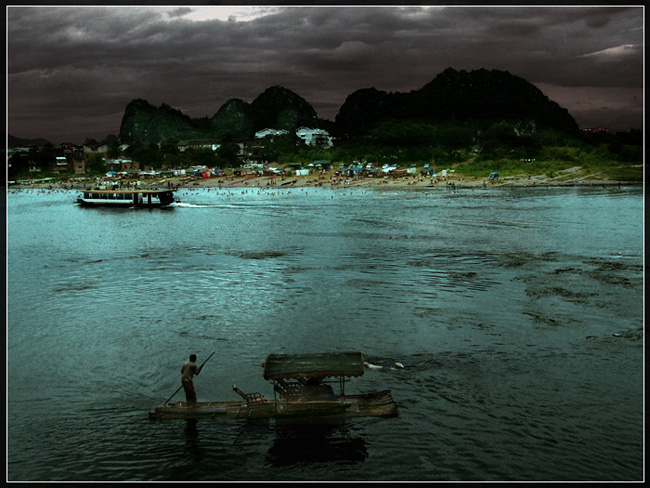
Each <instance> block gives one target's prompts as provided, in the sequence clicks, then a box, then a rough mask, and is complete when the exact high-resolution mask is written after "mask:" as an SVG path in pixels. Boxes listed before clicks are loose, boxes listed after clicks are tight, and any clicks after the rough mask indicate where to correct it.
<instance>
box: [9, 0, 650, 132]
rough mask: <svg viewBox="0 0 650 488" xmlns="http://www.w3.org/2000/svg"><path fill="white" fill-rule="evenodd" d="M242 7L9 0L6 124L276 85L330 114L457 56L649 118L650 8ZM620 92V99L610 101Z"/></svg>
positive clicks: (455, 63) (423, 78) (57, 126)
mask: <svg viewBox="0 0 650 488" xmlns="http://www.w3.org/2000/svg"><path fill="white" fill-rule="evenodd" d="M242 11H243V7H239V8H235V7H232V8H229V10H228V11H227V12H225V13H224V15H222V16H220V17H219V18H214V16H212V17H211V16H210V15H207V16H206V15H205V13H206V10H205V7H180V6H178V7H168V8H150V7H133V8H124V7H123V8H120V7H107V8H104V7H92V8H90V7H88V8H81V7H67V8H44V7H40V8H18V7H10V8H9V9H8V22H7V24H8V48H7V50H8V87H9V96H8V116H9V132H10V133H12V134H13V135H17V136H19V137H36V136H43V137H49V138H52V139H54V140H60V139H69V138H72V137H76V138H77V139H79V138H81V139H83V138H84V135H88V136H93V137H103V136H104V135H106V134H107V133H108V132H112V133H117V131H118V130H119V124H120V120H121V115H122V113H123V110H124V108H125V106H126V104H127V103H128V102H129V101H131V100H132V99H134V98H144V99H146V100H148V101H149V102H150V103H152V104H156V105H159V104H160V103H163V102H164V103H167V104H169V105H171V106H173V107H175V108H178V109H180V110H182V111H183V112H184V113H186V114H188V115H190V116H192V117H201V116H212V115H213V114H214V113H215V112H216V111H217V110H218V109H219V107H220V106H221V105H222V104H223V103H224V102H225V101H227V100H228V99H229V98H241V99H243V100H246V101H252V99H254V98H255V97H256V96H257V95H259V94H260V93H261V92H262V91H263V90H264V89H266V88H268V87H269V86H272V85H282V86H285V87H287V88H289V89H291V90H293V91H295V92H296V93H298V94H299V95H301V96H302V97H304V98H305V99H306V100H307V101H309V102H310V103H311V104H312V105H313V106H314V108H315V109H316V110H317V112H318V114H319V116H321V117H324V118H330V119H333V118H334V116H335V115H336V113H337V111H338V108H339V107H340V106H341V104H342V103H343V102H344V101H345V98H346V96H347V95H349V94H351V93H352V92H354V91H355V90H357V89H360V88H366V87H370V86H374V87H376V88H378V89H382V90H386V91H410V90H414V89H418V88H421V87H422V86H423V85H424V84H426V83H428V82H429V81H431V80H432V79H433V78H434V77H435V76H436V75H437V74H438V73H440V72H441V71H443V70H444V69H445V68H447V67H450V66H451V67H454V68H455V69H466V70H472V69H480V68H486V69H501V70H507V71H509V72H511V73H513V74H515V75H518V76H521V77H523V78H525V79H527V80H528V81H530V82H532V83H535V84H536V85H538V86H540V87H541V88H542V89H543V91H544V92H545V93H546V94H547V95H548V96H549V97H550V98H552V99H557V97H559V96H562V97H563V100H564V101H565V103H561V104H562V105H563V106H565V107H566V108H568V109H569V110H570V111H571V112H572V114H573V115H574V117H576V119H578V120H579V122H581V123H582V122H584V123H587V124H588V122H589V114H592V113H595V112H598V114H599V119H598V120H601V117H600V116H601V115H602V114H603V113H608V112H609V113H610V114H611V115H612V120H616V121H617V123H618V124H622V125H625V124H627V125H628V126H629V125H630V124H638V123H639V121H640V120H641V119H640V116H639V115H638V114H636V115H634V117H635V118H634V120H627V121H626V119H625V118H624V115H625V112H626V111H628V112H630V113H632V112H634V110H637V112H638V107H639V106H640V102H639V99H638V98H637V99H636V100H634V98H633V96H632V95H630V96H629V97H628V98H627V102H625V100H626V99H625V95H624V94H625V93H628V92H630V93H633V94H635V95H639V94H640V93H641V90H642V87H643V58H642V56H643V46H642V42H643V31H642V27H643V10H642V9H640V8H576V7H573V8H569V7H553V8H542V7H534V8H514V7H507V8H505V7H504V8H495V7H491V8H488V7H447V8H441V7H435V8H428V9H422V8H419V7H343V6H338V7H288V8H274V7H268V8H266V9H265V11H263V12H261V13H262V14H263V15H260V16H259V17H257V18H245V16H246V13H245V12H242ZM569 87H571V90H573V91H571V93H572V94H573V97H571V96H567V93H568V92H567V91H566V90H568V89H569ZM595 88H598V90H595ZM612 90H614V91H612ZM614 92H615V93H616V104H608V103H607V96H608V93H614ZM554 96H556V97H555V98H554ZM594 96H597V97H600V99H599V100H594V99H593V97H594ZM557 101H558V102H559V100H557ZM587 101H588V102H589V103H585V102H587ZM594 103H596V104H597V106H598V107H599V108H595V106H594ZM626 103H627V105H626ZM603 110H604V112H603ZM585 117H586V119H585ZM594 120H595V118H594ZM102 124H104V125H102ZM622 128H627V127H622Z"/></svg>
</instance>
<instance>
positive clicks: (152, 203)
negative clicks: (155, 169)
mask: <svg viewBox="0 0 650 488" xmlns="http://www.w3.org/2000/svg"><path fill="white" fill-rule="evenodd" d="M77 203H78V204H79V205H81V206H83V207H122V208H129V207H144V208H153V207H168V206H169V205H171V204H172V203H174V192H173V190H83V191H82V194H81V195H79V197H78V198H77Z"/></svg>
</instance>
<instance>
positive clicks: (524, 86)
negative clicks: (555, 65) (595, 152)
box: [335, 68, 579, 136]
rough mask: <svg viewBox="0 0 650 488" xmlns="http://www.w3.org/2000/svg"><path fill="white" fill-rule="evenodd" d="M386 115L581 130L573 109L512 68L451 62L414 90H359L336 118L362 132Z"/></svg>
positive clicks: (351, 132)
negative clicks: (468, 67)
mask: <svg viewBox="0 0 650 488" xmlns="http://www.w3.org/2000/svg"><path fill="white" fill-rule="evenodd" d="M387 120H393V121H395V120H397V121H399V120H417V121H422V122H427V123H433V124H436V123H447V122H453V123H473V124H474V125H477V126H483V127H485V128H487V127H489V126H490V125H492V124H494V123H495V122H500V121H508V122H512V123H515V124H516V123H531V122H532V123H534V124H535V126H536V127H537V128H540V129H542V128H543V129H554V130H558V131H561V132H568V133H575V132H577V131H578V130H579V128H578V124H577V123H576V121H575V120H574V119H573V117H572V116H571V115H570V114H569V111H568V110H566V109H564V108H562V107H560V106H559V105H558V104H557V103H556V102H553V101H551V100H549V98H548V97H547V96H546V95H544V94H543V93H542V91H541V90H539V89H538V88H537V87H536V86H535V85H533V84H531V83H529V82H528V81H526V80H524V79H523V78H520V77H518V76H515V75H512V74H510V73H508V72H507V71H498V70H492V71H489V70H485V69H481V70H477V71H470V72H467V71H456V70H454V69H452V68H448V69H446V70H445V71H443V72H442V73H441V74H439V75H438V76H436V78H434V79H433V80H432V81H431V82H429V83H428V84H426V85H425V86H424V87H422V88H421V89H420V90H414V91H411V92H410V93H386V92H384V91H380V90H377V89H375V88H365V89H362V90H357V91H356V92H354V93H353V94H351V95H350V96H349V97H348V98H347V99H346V100H345V103H344V104H343V105H342V106H341V109H340V110H339V113H338V114H337V116H336V122H335V124H336V129H337V132H338V133H339V134H344V135H347V136H359V135H363V134H364V133H365V132H367V131H368V130H369V129H370V128H372V127H373V126H376V125H377V124H378V123H380V122H382V121H387Z"/></svg>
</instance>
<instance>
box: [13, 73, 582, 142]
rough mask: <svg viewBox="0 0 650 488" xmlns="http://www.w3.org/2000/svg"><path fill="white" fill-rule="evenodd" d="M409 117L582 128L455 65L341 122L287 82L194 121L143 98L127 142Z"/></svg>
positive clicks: (352, 107) (540, 97) (128, 112)
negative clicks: (325, 117)
mask: <svg viewBox="0 0 650 488" xmlns="http://www.w3.org/2000/svg"><path fill="white" fill-rule="evenodd" d="M405 121H418V122H425V123H429V124H449V123H453V124H465V125H472V126H473V127H475V128H479V129H483V128H484V129H487V128H489V127H490V126H491V125H493V124H494V123H497V122H502V121H506V122H510V123H513V124H518V123H524V124H526V126H528V127H530V126H531V125H532V126H534V127H536V128H537V129H552V130H557V131H560V132H564V133H570V134H575V133H577V132H579V128H578V124H577V123H576V121H575V120H574V119H573V117H572V116H571V115H570V114H569V112H568V110H566V109H565V108H562V107H560V105H558V104H557V103H556V102H553V101H552V100H550V99H549V98H548V97H547V96H546V95H544V94H543V93H542V91H541V90H539V89H538V88H537V87H536V86H534V85H533V84H532V83H530V82H528V81H526V80H525V79H523V78H520V77H518V76H515V75H512V74H510V73H508V72H507V71H499V70H486V69H480V70H476V71H469V72H468V71H464V70H461V71H457V70H454V69H453V68H447V69H446V70H444V71H443V72H442V73H440V74H439V75H437V76H436V77H435V78H434V79H433V80H432V81H431V82H429V83H427V84H426V85H424V86H423V87H422V88H420V89H418V90H413V91H411V92H408V93H405V92H392V93H387V92H385V91H381V90H377V89H376V88H363V89H360V90H357V91H355V92H354V93H352V94H350V95H349V96H348V97H347V98H346V100H345V102H344V103H343V105H342V106H341V108H340V109H339V112H338V114H337V115H336V118H335V121H334V122H332V121H329V120H323V119H320V118H318V116H317V114H316V111H315V110H314V108H313V107H312V105H311V104H310V103H309V102H307V101H306V100H305V99H304V98H302V97H301V96H299V95H297V94H296V93H294V92H293V91H291V90H289V89H287V88H284V87H281V86H272V87H270V88H267V89H266V90H265V91H264V92H263V93H261V94H260V95H259V96H258V97H257V98H255V100H253V102H251V103H247V102H245V101H243V100H241V99H239V98H232V99H230V100H228V101H226V102H225V103H224V104H223V105H222V106H221V107H220V108H219V110H218V111H217V112H216V113H215V114H214V115H213V116H212V117H209V118H208V117H203V118H196V119H193V118H191V117H189V116H187V115H185V114H183V113H182V112H181V111H180V110H176V109H174V108H172V107H170V106H169V105H167V104H165V103H163V104H162V105H161V106H160V107H155V106H153V105H151V104H150V103H149V102H147V101H146V100H143V99H135V100H132V101H131V102H129V104H128V105H127V106H126V108H125V110H124V114H123V117H122V122H121V125H120V132H119V141H120V142H122V143H133V142H136V141H140V142H160V141H162V140H166V139H178V140H197V139H201V140H211V141H243V140H249V139H252V138H253V136H254V134H255V132H257V131H259V130H262V129H266V128H271V129H285V130H288V131H289V132H292V131H294V130H295V129H297V128H299V127H301V126H306V127H310V128H324V129H327V130H328V131H329V132H330V133H331V134H332V135H334V136H336V137H337V138H339V139H355V138H358V137H363V136H364V135H365V134H367V133H368V132H369V131H370V130H372V129H373V128H375V127H377V126H378V125H379V124H381V123H384V122H395V123H399V122H405ZM112 138H114V136H112ZM111 140H112V139H111ZM8 142H9V147H16V146H20V145H33V144H35V145H39V146H43V145H46V144H49V141H46V140H44V139H30V140H28V139H19V138H17V137H14V136H11V135H9V141H8Z"/></svg>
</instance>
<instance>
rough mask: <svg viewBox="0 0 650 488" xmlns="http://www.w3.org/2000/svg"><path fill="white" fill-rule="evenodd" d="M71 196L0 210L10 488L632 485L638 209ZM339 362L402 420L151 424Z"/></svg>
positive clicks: (571, 195)
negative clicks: (273, 363)
mask: <svg viewBox="0 0 650 488" xmlns="http://www.w3.org/2000/svg"><path fill="white" fill-rule="evenodd" d="M75 197H76V193H75V192H65V191H59V192H49V193H44V192H36V191H33V190H32V191H11V192H10V193H9V194H8V196H7V200H8V211H7V221H8V222H7V226H8V237H7V264H8V277H7V284H8V292H7V294H8V296H7V319H8V323H7V355H8V360H7V368H8V371H7V380H8V388H7V392H8V409H7V426H8V433H7V448H8V453H7V463H8V468H7V472H8V479H9V480H69V481H74V480H92V481H101V480H290V481H297V480H641V479H643V461H644V459H643V329H642V328H643V191H642V189H641V188H616V189H612V188H608V189H605V188H578V189H575V188H569V189H541V188H540V189H489V190H478V189H477V190H463V189H461V190H458V191H456V192H455V193H451V192H446V191H444V190H432V191H428V192H427V191H403V190H399V191H389V190H365V191H364V190H359V189H358V190H341V189H337V190H329V189H304V190H300V189H292V190H273V191H269V190H262V191H258V190H252V189H249V190H241V189H238V190H194V191H188V190H183V191H180V192H179V194H178V197H179V198H180V199H181V202H182V203H181V204H180V205H178V206H177V207H176V208H173V209H169V210H160V209H158V210H110V209H84V208H79V207H77V206H76V205H73V202H74V199H75ZM348 350H361V351H363V352H364V353H365V355H366V359H367V360H368V362H369V363H370V364H372V365H373V366H374V367H372V368H368V369H367V370H366V374H365V375H364V376H363V377H362V378H357V379H354V380H352V381H351V382H350V384H348V386H347V388H346V391H348V392H363V391H371V390H375V389H383V388H390V389H391V390H392V392H393V396H394V398H395V401H396V403H397V405H398V408H399V415H398V416H397V417H395V418H389V419H355V420H350V421H345V422H342V423H337V424H331V425H309V424H298V425H295V424H294V425H292V424H282V423H276V422H275V421H262V422H248V421H233V420H217V421H199V422H187V421H150V420H149V419H148V412H149V411H150V410H151V409H153V408H154V407H155V406H158V405H160V404H161V403H162V402H163V401H164V400H165V399H166V398H168V397H169V395H171V394H172V393H173V392H174V390H175V389H176V388H177V387H178V386H179V384H180V366H181V365H182V363H183V362H184V361H185V360H186V357H187V356H188V355H189V354H190V353H192V352H195V353H197V354H198V356H199V361H201V360H202V358H206V357H207V356H208V355H209V354H210V353H211V352H212V351H216V354H215V356H214V357H213V358H212V359H211V360H210V362H209V363H208V364H207V365H206V367H205V369H204V370H203V373H202V374H201V375H200V376H199V377H197V378H196V380H195V385H196V388H197V392H198V397H199V400H216V399H231V400H236V399H238V398H237V396H236V394H235V393H234V392H232V389H231V388H232V385H233V384H237V386H238V387H239V388H241V389H243V390H245V391H259V392H262V393H265V394H267V395H272V391H271V389H270V386H269V385H268V384H267V383H266V382H265V381H264V380H263V379H262V377H261V364H262V362H263V360H264V359H265V357H266V356H267V355H268V354H270V353H308V352H325V351H348ZM396 362H399V363H402V364H403V365H404V368H403V369H402V368H396V367H395V366H394V365H395V363H396ZM380 366H381V368H380ZM179 398H181V396H179Z"/></svg>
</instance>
